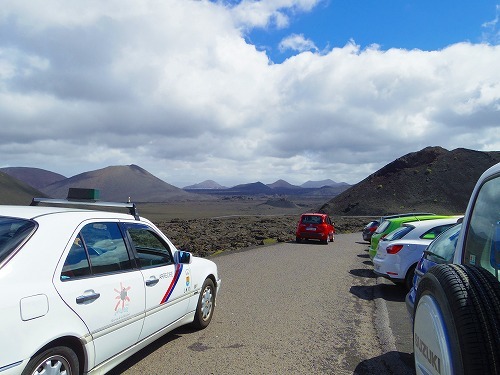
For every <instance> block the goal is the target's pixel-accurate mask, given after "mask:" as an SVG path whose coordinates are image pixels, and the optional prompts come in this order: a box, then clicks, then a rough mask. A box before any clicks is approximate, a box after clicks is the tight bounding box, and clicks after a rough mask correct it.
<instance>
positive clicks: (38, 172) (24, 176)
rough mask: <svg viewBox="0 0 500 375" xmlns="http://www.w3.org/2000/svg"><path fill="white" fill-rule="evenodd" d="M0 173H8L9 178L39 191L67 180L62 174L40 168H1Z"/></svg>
mask: <svg viewBox="0 0 500 375" xmlns="http://www.w3.org/2000/svg"><path fill="white" fill-rule="evenodd" d="M0 171H1V172H4V173H7V174H8V175H9V176H11V177H14V178H16V179H18V180H20V181H23V182H24V183H26V184H28V185H30V186H32V187H34V188H35V189H38V190H40V189H42V188H44V187H45V186H47V185H50V184H53V183H55V182H58V181H62V180H65V179H66V178H67V177H65V176H63V175H62V174H59V173H54V172H50V171H47V170H45V169H40V168H30V167H7V168H0Z"/></svg>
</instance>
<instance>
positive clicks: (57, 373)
mask: <svg viewBox="0 0 500 375" xmlns="http://www.w3.org/2000/svg"><path fill="white" fill-rule="evenodd" d="M41 374H43V375H71V374H72V372H71V366H70V364H69V362H68V360H67V359H66V358H64V357H62V356H60V355H54V356H51V357H49V358H47V359H44V360H43V361H41V362H40V364H39V365H38V366H37V368H36V369H35V371H33V375H41Z"/></svg>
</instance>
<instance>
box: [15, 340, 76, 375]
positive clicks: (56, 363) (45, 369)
mask: <svg viewBox="0 0 500 375" xmlns="http://www.w3.org/2000/svg"><path fill="white" fill-rule="evenodd" d="M79 373H80V369H79V362H78V357H77V355H76V354H75V352H74V351H73V350H71V349H70V348H67V347H65V346H56V347H54V348H50V349H47V350H45V351H43V352H41V353H40V354H38V355H36V356H35V357H33V358H31V360H30V361H29V362H28V365H27V366H26V368H25V369H24V371H23V375H39V374H51V375H58V374H65V375H78V374H79Z"/></svg>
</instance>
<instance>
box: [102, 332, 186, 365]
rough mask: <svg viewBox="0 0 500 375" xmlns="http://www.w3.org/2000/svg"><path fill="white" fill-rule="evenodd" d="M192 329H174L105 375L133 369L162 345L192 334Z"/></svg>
mask: <svg viewBox="0 0 500 375" xmlns="http://www.w3.org/2000/svg"><path fill="white" fill-rule="evenodd" d="M194 331H195V330H194V329H191V328H189V326H185V327H184V326H183V327H179V328H177V329H174V330H173V331H171V332H169V333H167V334H165V335H163V336H161V337H160V338H159V339H157V340H155V341H153V342H152V343H151V344H149V345H148V346H146V347H145V348H144V349H142V350H139V351H138V352H137V353H135V354H134V355H132V356H130V357H129V358H127V359H126V360H125V361H123V362H122V363H120V364H119V365H118V366H116V367H115V368H113V369H112V370H111V371H109V372H107V373H106V374H107V375H119V374H121V373H123V372H125V371H126V370H128V369H129V368H130V367H133V366H134V365H136V364H137V363H139V362H140V361H142V360H143V359H144V358H146V357H147V356H148V355H150V354H152V353H153V352H155V351H156V350H158V349H160V348H161V347H162V346H163V345H166V344H168V343H169V342H171V341H174V340H177V339H178V338H180V337H182V335H183V334H186V333H190V332H194Z"/></svg>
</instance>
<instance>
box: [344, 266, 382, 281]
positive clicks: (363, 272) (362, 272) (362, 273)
mask: <svg viewBox="0 0 500 375" xmlns="http://www.w3.org/2000/svg"><path fill="white" fill-rule="evenodd" d="M349 273H350V274H351V275H353V276H357V277H366V278H370V279H373V278H375V277H377V275H376V274H375V273H374V272H373V271H372V270H370V269H366V268H358V269H354V270H350V271H349Z"/></svg>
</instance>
